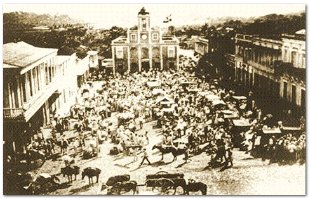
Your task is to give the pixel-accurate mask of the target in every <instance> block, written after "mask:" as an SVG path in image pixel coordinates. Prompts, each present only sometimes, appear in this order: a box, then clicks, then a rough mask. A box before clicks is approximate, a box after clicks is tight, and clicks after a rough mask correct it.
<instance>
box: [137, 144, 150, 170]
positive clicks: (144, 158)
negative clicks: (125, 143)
mask: <svg viewBox="0 0 310 199" xmlns="http://www.w3.org/2000/svg"><path fill="white" fill-rule="evenodd" d="M144 160H146V161H147V162H148V163H149V165H151V162H150V160H149V155H148V153H147V151H146V148H144V149H143V158H142V161H141V163H140V167H141V166H142V164H143V163H144Z"/></svg>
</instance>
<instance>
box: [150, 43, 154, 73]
mask: <svg viewBox="0 0 310 199" xmlns="http://www.w3.org/2000/svg"><path fill="white" fill-rule="evenodd" d="M152 58H153V50H152V46H151V47H150V48H149V59H150V61H149V62H150V70H152V69H153V66H152V65H153V59H152Z"/></svg>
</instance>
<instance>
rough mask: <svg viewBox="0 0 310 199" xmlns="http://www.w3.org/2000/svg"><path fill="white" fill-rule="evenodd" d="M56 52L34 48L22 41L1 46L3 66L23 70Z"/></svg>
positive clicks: (54, 50) (51, 49) (52, 49)
mask: <svg viewBox="0 0 310 199" xmlns="http://www.w3.org/2000/svg"><path fill="white" fill-rule="evenodd" d="M57 51H58V49H55V48H39V47H35V46H32V45H30V44H27V43H25V42H23V41H21V42H17V43H7V44H4V45H3V64H5V65H4V66H7V65H11V66H17V67H20V68H24V67H27V66H29V65H31V64H33V63H34V62H36V61H38V60H40V59H42V58H44V57H46V56H47V55H50V54H52V53H57ZM5 68H6V67H5Z"/></svg>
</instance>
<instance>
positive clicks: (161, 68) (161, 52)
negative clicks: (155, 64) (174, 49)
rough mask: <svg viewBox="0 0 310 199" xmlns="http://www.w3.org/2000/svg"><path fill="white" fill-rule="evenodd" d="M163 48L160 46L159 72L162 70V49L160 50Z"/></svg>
mask: <svg viewBox="0 0 310 199" xmlns="http://www.w3.org/2000/svg"><path fill="white" fill-rule="evenodd" d="M162 47H163V46H160V53H159V54H160V70H163V69H164V63H163V49H162Z"/></svg>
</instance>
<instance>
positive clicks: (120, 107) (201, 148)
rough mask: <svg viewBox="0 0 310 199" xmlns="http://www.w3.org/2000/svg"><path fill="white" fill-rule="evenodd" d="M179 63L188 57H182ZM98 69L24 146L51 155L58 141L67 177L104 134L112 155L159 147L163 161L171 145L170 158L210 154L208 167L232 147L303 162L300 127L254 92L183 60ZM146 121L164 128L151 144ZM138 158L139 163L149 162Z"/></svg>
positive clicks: (227, 156) (223, 161)
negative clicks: (171, 66)
mask: <svg viewBox="0 0 310 199" xmlns="http://www.w3.org/2000/svg"><path fill="white" fill-rule="evenodd" d="M183 63H187V62H186V59H184V58H183ZM103 77H104V76H103V75H98V74H93V75H92V78H90V79H89V81H88V82H86V83H85V84H84V85H83V86H82V87H81V89H80V93H79V95H80V96H78V98H77V99H78V100H77V103H76V104H75V105H74V106H72V108H71V109H70V114H69V115H65V116H61V115H56V116H55V117H54V121H53V123H52V131H51V132H50V136H48V137H49V138H48V139H45V138H44V136H43V135H42V132H39V135H40V136H36V137H34V138H33V142H32V143H30V144H29V146H28V150H29V149H32V148H37V149H40V146H41V145H44V146H45V147H43V149H44V150H43V151H44V153H46V154H49V155H50V156H52V157H54V158H57V157H56V156H55V154H56V151H57V149H58V148H57V147H58V146H59V149H60V154H59V156H61V157H60V158H62V159H63V162H64V164H63V166H64V168H63V169H62V172H64V171H67V172H66V173H64V175H67V176H68V177H69V176H72V175H77V174H78V173H79V167H80V165H79V164H78V160H79V158H84V159H89V158H96V157H97V156H98V154H99V153H100V145H101V144H104V143H105V142H110V143H113V147H112V148H111V150H110V154H109V155H111V156H112V155H118V154H121V153H122V154H124V155H128V156H133V159H134V161H141V159H139V158H138V154H140V153H142V154H143V160H144V159H145V158H148V156H149V151H151V150H159V151H160V152H161V153H162V159H161V160H160V161H164V155H165V154H168V153H169V154H170V153H171V154H172V155H173V156H174V159H173V161H174V160H176V158H178V156H180V158H181V156H183V157H182V158H183V159H184V162H185V163H186V162H187V160H188V159H189V158H190V157H191V156H195V155H198V154H202V153H203V154H205V155H206V156H208V155H210V156H211V161H210V162H209V164H208V165H205V166H206V169H215V168H220V170H225V169H229V168H231V167H233V155H234V154H233V153H234V152H233V149H234V148H239V149H240V150H245V153H251V154H252V155H253V156H254V157H255V158H263V160H268V159H269V160H270V163H280V164H286V163H295V162H300V163H304V162H305V134H304V127H302V128H298V129H295V130H293V131H289V132H288V131H285V128H284V127H283V125H282V124H281V122H278V121H276V120H275V119H274V118H273V116H272V115H271V114H269V113H268V112H267V113H265V115H263V114H262V110H260V109H259V108H258V107H257V106H256V103H255V100H254V99H253V96H252V95H253V93H249V95H248V96H238V95H236V94H235V92H234V91H232V90H226V89H225V88H221V87H220V86H219V84H218V80H216V79H211V80H210V81H206V80H204V79H199V78H197V77H195V75H194V74H192V73H190V72H188V71H186V67H183V68H181V69H180V71H178V72H176V71H149V72H142V73H134V74H125V75H119V74H117V75H116V76H115V77H105V78H103ZM150 121H156V125H155V126H154V127H153V128H154V129H159V130H160V132H161V142H160V143H157V144H156V145H155V146H150V145H149V137H148V132H147V131H146V130H144V124H145V123H146V122H150ZM301 126H302V125H301ZM45 137H47V136H45ZM41 148H42V147H41ZM79 155H81V156H79ZM143 160H142V161H141V164H140V166H141V165H142V164H144V163H146V162H143ZM165 160H167V159H165ZM148 163H149V164H153V163H154V162H148ZM43 166H44V165H43ZM66 168H67V169H66ZM68 168H71V169H68ZM101 169H103V168H95V167H94V168H84V171H83V173H84V174H85V175H86V173H87V176H88V177H89V179H92V177H93V176H97V179H98V175H100V170H101ZM85 172H86V173H85ZM84 174H83V175H84ZM43 175H44V176H43V177H44V178H47V177H46V176H45V175H46V174H43ZM68 180H69V181H72V179H71V178H68ZM93 182H94V181H91V180H90V181H89V183H93Z"/></svg>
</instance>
